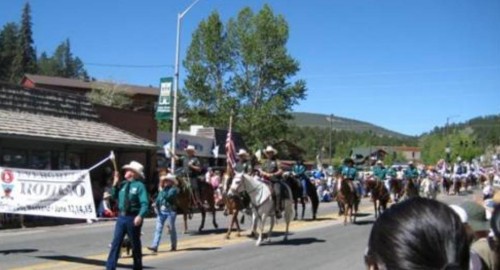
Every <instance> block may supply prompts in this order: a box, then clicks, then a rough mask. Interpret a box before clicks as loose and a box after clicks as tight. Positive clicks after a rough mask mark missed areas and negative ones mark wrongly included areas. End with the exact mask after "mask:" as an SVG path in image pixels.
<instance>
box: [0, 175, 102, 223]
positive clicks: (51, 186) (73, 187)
mask: <svg viewBox="0 0 500 270" xmlns="http://www.w3.org/2000/svg"><path fill="white" fill-rule="evenodd" d="M0 184H1V189H0V192H1V193H0V213H12V214H21V215H35V216H50V217H62V218H78V219H95V218H96V209H95V205H94V198H93V195H92V188H91V184H90V176H89V170H66V171H47V170H28V169H17V168H6V167H0Z"/></svg>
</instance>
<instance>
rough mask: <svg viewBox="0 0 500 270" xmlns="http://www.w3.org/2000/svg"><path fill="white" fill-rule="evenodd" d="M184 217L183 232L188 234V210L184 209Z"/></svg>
mask: <svg viewBox="0 0 500 270" xmlns="http://www.w3.org/2000/svg"><path fill="white" fill-rule="evenodd" d="M182 217H183V219H184V232H183V234H187V231H188V221H187V218H188V214H187V213H186V211H183V213H182Z"/></svg>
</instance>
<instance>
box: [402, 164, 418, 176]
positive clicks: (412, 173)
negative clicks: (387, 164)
mask: <svg viewBox="0 0 500 270" xmlns="http://www.w3.org/2000/svg"><path fill="white" fill-rule="evenodd" d="M405 178H406V179H417V178H418V170H417V168H415V167H413V168H411V167H408V168H407V169H406V170H405Z"/></svg>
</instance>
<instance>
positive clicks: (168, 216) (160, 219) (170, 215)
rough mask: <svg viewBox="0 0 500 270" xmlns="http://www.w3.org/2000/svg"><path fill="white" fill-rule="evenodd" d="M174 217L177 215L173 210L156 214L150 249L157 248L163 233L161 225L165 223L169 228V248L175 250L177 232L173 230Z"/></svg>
mask: <svg viewBox="0 0 500 270" xmlns="http://www.w3.org/2000/svg"><path fill="white" fill-rule="evenodd" d="M176 216H177V213H176V212H175V211H173V210H166V211H160V212H158V216H157V217H156V229H155V236H154V238H153V243H152V244H151V247H153V248H158V246H159V245H160V240H161V235H162V233H163V225H165V221H167V222H168V226H169V227H170V247H171V248H172V249H177V232H176V230H175V218H176Z"/></svg>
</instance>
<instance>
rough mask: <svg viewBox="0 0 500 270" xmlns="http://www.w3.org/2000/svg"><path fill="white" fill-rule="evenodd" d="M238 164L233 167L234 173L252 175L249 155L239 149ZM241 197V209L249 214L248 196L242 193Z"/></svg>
mask: <svg viewBox="0 0 500 270" xmlns="http://www.w3.org/2000/svg"><path fill="white" fill-rule="evenodd" d="M237 156H238V162H236V165H235V166H234V171H235V172H236V173H244V174H248V175H252V174H253V166H252V161H251V160H250V158H249V157H250V155H249V154H248V152H247V151H246V150H245V149H240V151H238V154H237ZM240 196H241V201H242V204H243V207H244V208H246V211H247V213H250V211H251V210H250V209H249V207H250V196H248V193H247V192H242V193H241V194H240Z"/></svg>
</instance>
